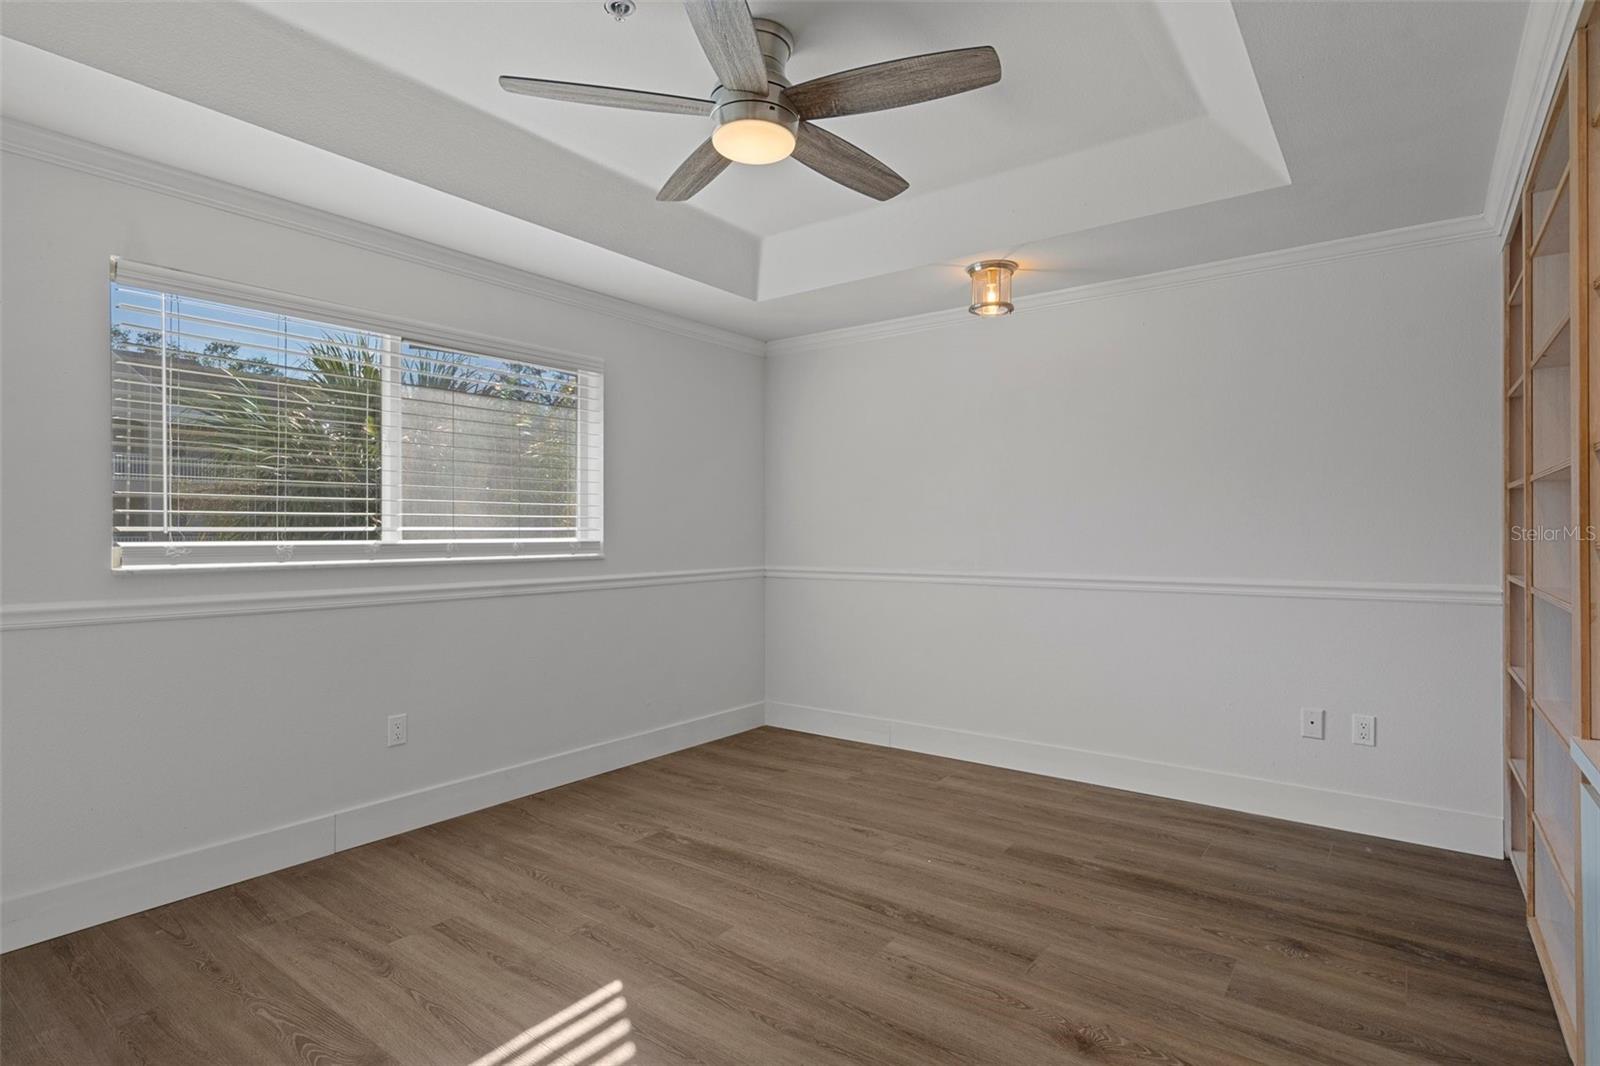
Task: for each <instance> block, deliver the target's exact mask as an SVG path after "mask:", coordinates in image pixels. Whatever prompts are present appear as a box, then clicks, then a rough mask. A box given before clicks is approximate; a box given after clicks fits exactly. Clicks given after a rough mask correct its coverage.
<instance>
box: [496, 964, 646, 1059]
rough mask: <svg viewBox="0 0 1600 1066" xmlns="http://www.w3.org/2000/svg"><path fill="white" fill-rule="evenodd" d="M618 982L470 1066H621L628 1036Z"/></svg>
mask: <svg viewBox="0 0 1600 1066" xmlns="http://www.w3.org/2000/svg"><path fill="white" fill-rule="evenodd" d="M627 1010H628V1001H627V1000H626V999H624V998H623V996H622V982H621V981H612V982H611V983H610V984H608V985H606V986H605V987H603V988H597V989H595V990H594V991H593V992H591V993H589V994H588V995H587V996H584V997H583V998H582V999H580V1000H578V1001H577V1002H576V1003H574V1004H572V1006H570V1007H564V1008H562V1009H561V1010H558V1011H556V1012H555V1013H554V1014H552V1015H550V1017H548V1018H546V1019H545V1020H544V1021H542V1022H540V1023H539V1024H538V1025H535V1026H531V1027H529V1028H527V1029H524V1030H523V1031H522V1032H520V1033H518V1034H517V1035H516V1036H514V1037H512V1038H511V1039H510V1040H507V1041H506V1042H505V1043H504V1044H501V1045H500V1046H499V1047H497V1048H495V1049H494V1050H493V1051H491V1052H489V1053H488V1054H487V1055H485V1056H483V1057H482V1058H480V1059H478V1060H476V1061H475V1062H473V1063H472V1066H622V1064H623V1063H625V1062H629V1061H632V1059H633V1056H634V1051H635V1048H634V1046H633V1041H631V1040H629V1041H625V1042H623V1043H620V1044H619V1043H617V1041H619V1040H622V1039H623V1038H624V1037H626V1036H627V1035H628V1034H629V1033H630V1032H632V1031H633V1026H632V1024H630V1023H629V1021H628V1019H627V1017H626V1014H627Z"/></svg>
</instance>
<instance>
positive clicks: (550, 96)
mask: <svg viewBox="0 0 1600 1066" xmlns="http://www.w3.org/2000/svg"><path fill="white" fill-rule="evenodd" d="M500 88H502V89H504V90H505V91H506V92H508V93H521V94H522V95H523V96H539V97H543V98H544V99H546V100H565V101H566V102H568V103H571V104H596V105H598V106H600V107H620V108H625V109H626V110H629V111H665V112H668V113H669V114H674V115H709V114H711V101H710V100H696V99H695V98H694V97H692V96H672V95H670V94H668V93H649V92H644V91H642V90H639V89H618V88H615V87H613V86H610V85H585V84H583V83H582V82H577V81H550V80H549V79H547V78H513V77H511V76H510V75H506V74H503V75H501V77H500Z"/></svg>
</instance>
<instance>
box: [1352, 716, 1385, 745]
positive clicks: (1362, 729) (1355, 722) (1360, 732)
mask: <svg viewBox="0 0 1600 1066" xmlns="http://www.w3.org/2000/svg"><path fill="white" fill-rule="evenodd" d="M1350 743H1352V744H1365V745H1366V746H1367V747H1369V748H1372V747H1376V746H1377V744H1378V720H1377V719H1376V718H1374V717H1373V716H1372V715H1370V714H1352V715H1351V716H1350Z"/></svg>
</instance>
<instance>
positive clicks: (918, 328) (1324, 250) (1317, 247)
mask: <svg viewBox="0 0 1600 1066" xmlns="http://www.w3.org/2000/svg"><path fill="white" fill-rule="evenodd" d="M1496 235H1497V231H1496V230H1495V228H1494V227H1493V226H1492V225H1491V224H1490V223H1489V221H1488V220H1487V219H1485V218H1484V217H1483V216H1482V215H1468V216H1465V217H1462V218H1451V219H1445V220H1443V221H1440V222H1425V223H1422V224H1421V225H1417V226H1405V227H1402V228H1400V229H1391V230H1382V231H1379V232H1377V233H1366V234H1362V235H1360V236H1356V237H1340V238H1338V239H1337V240H1331V241H1322V242H1320V243H1318V244H1302V245H1298V246H1296V247H1293V248H1283V249H1279V250H1277V251H1271V252H1257V253H1255V254H1253V255H1244V256H1239V257H1237V258H1233V259H1220V260H1217V261H1215V262H1210V263H1200V264H1197V265H1195V266H1186V267H1178V268H1176V269H1173V270H1164V271H1161V272H1159V273H1155V274H1141V275H1138V276H1136V277H1129V278H1116V279H1114V280H1111V281H1102V282H1096V283H1095V284H1092V285H1080V286H1076V287H1074V288H1069V289H1056V290H1053V291H1051V292H1043V293H1035V294H1033V295H1030V296H1018V297H1015V298H1014V299H1015V302H1016V305H1017V310H1018V312H1022V311H1028V312H1040V311H1048V310H1050V309H1052V308H1059V307H1068V306H1071V305H1072V304H1079V303H1088V302H1090V301H1093V300H1107V299H1112V298H1114V297H1118V296H1132V295H1136V294H1140V293H1150V292H1160V291H1162V290H1166V289H1176V288H1182V287H1185V286H1189V285H1199V284H1203V283H1205V282H1208V281H1218V280H1221V279H1224V278H1236V277H1247V276H1249V275H1251V274H1264V273H1267V272H1269V271H1274V270H1284V269H1288V268H1291V267H1302V266H1311V265H1313V264H1317V263H1332V262H1338V261H1340V260H1344V259H1356V258H1361V257H1364V256H1371V255H1382V254H1384V253H1387V252H1395V251H1401V250H1404V249H1411V248H1431V247H1435V246H1437V245H1443V244H1456V243H1459V242H1461V241H1474V240H1482V239H1484V238H1487V237H1494V236H1496ZM1022 273H1023V274H1026V271H1023V272H1022ZM983 326H984V323H982V322H981V321H980V320H979V319H977V318H976V317H974V316H973V315H970V314H968V313H967V311H966V309H965V308H963V307H954V308H950V309H948V310H943V311H930V312H927V313H924V314H920V315H909V316H907V317H905V318H893V319H887V320H885V321H882V322H869V323H866V324H864V325H860V326H846V327H844V328H842V329H830V330H824V331H822V332H819V333H806V334H801V335H799V336H795V337H785V338H783V339H781V340H773V341H768V342H767V354H768V355H793V354H797V353H800V352H810V351H816V350H818V349H822V348H831V347H834V346H836V345H842V344H860V343H865V342H868V341H875V340H882V339H885V338H888V337H899V336H903V335H905V334H910V333H922V332H925V331H927V330H935V329H953V328H961V327H966V328H980V329H981V328H983Z"/></svg>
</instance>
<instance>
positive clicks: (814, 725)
mask: <svg viewBox="0 0 1600 1066" xmlns="http://www.w3.org/2000/svg"><path fill="white" fill-rule="evenodd" d="M767 724H768V725H773V726H779V727H781V728H783V729H795V730H799V731H801V732H804V733H818V734H821V735H822V736H828V737H837V738H838V739H840V740H855V741H860V742H862V743H866V744H878V745H881V746H883V747H888V748H902V749H904V750H906V751H916V752H921V753H923V754H925V755H941V756H944V757H945V758H950V759H961V760H964V761H966V762H976V763H984V764H986V765H989V766H1000V767H1004V768H1006V769H1008V770H1023V771H1026V772H1028V773H1033V774H1042V775H1045V776H1047V777H1060V778H1065V779H1067V780H1071V781H1083V782H1086V783H1088V784H1093V785H1104V786H1106V787H1108V788H1119V789H1126V790H1128V791H1131V792H1142V793H1145V794H1146V795H1151V796H1164V797H1166V798H1168V799H1176V800H1186V801H1188V802H1190V803H1202V804H1205V805H1206V806H1209V807H1223V808H1227V809H1228V810H1235V811H1244V812H1246V813H1249V814H1262V815H1266V816H1268V817H1271V818H1284V819H1288V820H1289V821H1294V822H1304V823H1306V824H1308V825H1317V826H1324V827H1326V828H1329V829H1343V830H1346V831H1348V832H1352V833H1364V834H1367V835H1369V836H1376V837H1386V838H1388V839H1391V840H1403V841H1406V842H1408V843H1412V844H1426V845H1429V846H1431V847H1436V848H1448V849H1449V850H1451V851H1464V852H1469V853H1471V854H1473V855H1487V856H1490V857H1492V858H1497V859H1498V858H1500V857H1502V838H1501V833H1502V830H1503V826H1502V823H1501V819H1500V816H1499V815H1490V814H1475V813H1473V812H1471V811H1457V810H1450V809H1447V808H1444V807H1429V806H1425V805H1423V804H1420V803H1410V802H1407V801H1404V800H1394V799H1385V798H1383V797H1380V796H1364V795H1360V794H1358V793H1353V792H1337V791H1334V790H1331V789H1323V788H1313V787H1311V786H1309V785H1298V784H1294V783H1292V782H1288V781H1271V780H1267V779H1265V778H1259V777H1245V776H1243V775H1240V774H1230V773H1223V772H1221V771H1218V770H1205V769H1201V768H1200V767H1195V766H1178V765H1174V764H1171V763H1162V762H1153V761H1150V760H1147V759H1138V758H1133V757H1130V756H1127V755H1112V754H1108V753H1106V752H1099V751H1084V750H1082V749H1080V748H1068V747H1063V746H1061V745H1057V744H1043V743H1039V742H1038V741H1032V740H1016V739H1013V738H1010V737H998V736H991V735H989V734H986V733H971V732H967V731H966V730H961V729H949V728H945V727H941V726H928V725H919V724H917V723H915V722H902V721H897V720H895V719H892V718H877V717H871V716H867V715H859V714H847V713H845V712H843V711H829V710H824V709H822V708H819V707H804V706H800V705H799V704H793V703H774V702H772V701H770V700H769V701H768V702H767Z"/></svg>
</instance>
